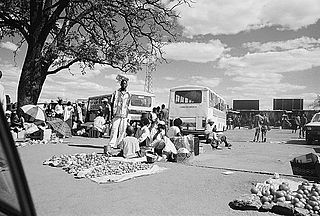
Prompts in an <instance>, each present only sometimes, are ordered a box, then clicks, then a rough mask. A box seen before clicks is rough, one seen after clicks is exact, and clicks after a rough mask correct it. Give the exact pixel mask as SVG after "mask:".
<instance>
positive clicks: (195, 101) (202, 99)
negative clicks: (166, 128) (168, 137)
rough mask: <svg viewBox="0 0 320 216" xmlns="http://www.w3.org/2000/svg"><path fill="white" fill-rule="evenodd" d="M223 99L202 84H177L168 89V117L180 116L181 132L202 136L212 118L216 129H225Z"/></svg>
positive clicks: (171, 119) (224, 104) (172, 118)
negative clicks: (177, 85)
mask: <svg viewBox="0 0 320 216" xmlns="http://www.w3.org/2000/svg"><path fill="white" fill-rule="evenodd" d="M226 116H227V112H226V102H225V100H224V99H223V98H222V97H221V96H219V95H218V94H216V93H215V92H214V91H212V90H211V89H210V88H208V87H204V86H179V87H174V88H171V89H170V95H169V119H170V122H172V121H173V120H174V119H175V118H180V119H181V120H182V122H183V124H182V133H183V134H194V135H196V136H203V135H204V130H205V126H206V124H207V122H208V119H213V120H214V124H215V125H216V127H217V131H220V132H221V131H224V130H226Z"/></svg>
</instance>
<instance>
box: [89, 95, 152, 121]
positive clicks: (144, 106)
mask: <svg viewBox="0 0 320 216" xmlns="http://www.w3.org/2000/svg"><path fill="white" fill-rule="evenodd" d="M129 93H130V95H131V102H130V104H129V114H128V118H129V120H130V121H140V119H141V117H142V115H147V113H149V112H151V111H152V108H153V107H154V104H155V96H154V94H152V93H148V92H144V91H129ZM111 97H112V93H109V94H105V95H99V96H93V97H89V98H88V107H87V109H88V112H87V121H89V122H92V121H93V120H94V118H95V117H96V115H97V111H98V110H99V107H100V106H101V107H103V102H102V100H103V99H104V98H108V99H109V101H110V102H111Z"/></svg>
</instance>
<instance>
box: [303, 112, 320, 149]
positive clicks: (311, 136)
mask: <svg viewBox="0 0 320 216" xmlns="http://www.w3.org/2000/svg"><path fill="white" fill-rule="evenodd" d="M314 140H318V141H320V112H318V113H316V114H314V116H313V117H312V119H311V121H310V122H309V123H308V124H306V141H307V143H308V144H312V142H313V141H314Z"/></svg>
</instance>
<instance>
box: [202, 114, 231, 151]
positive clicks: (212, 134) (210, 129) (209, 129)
mask: <svg viewBox="0 0 320 216" xmlns="http://www.w3.org/2000/svg"><path fill="white" fill-rule="evenodd" d="M204 133H205V135H206V141H207V143H210V144H211V146H212V148H213V149H216V148H218V147H219V145H220V143H221V142H223V143H224V144H225V147H229V148H230V147H231V144H230V143H228V142H227V137H226V136H225V135H224V134H222V133H217V128H216V126H215V125H214V120H213V119H212V118H210V119H208V124H207V125H206V128H205V131H204Z"/></svg>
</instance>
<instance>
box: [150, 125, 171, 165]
mask: <svg viewBox="0 0 320 216" xmlns="http://www.w3.org/2000/svg"><path fill="white" fill-rule="evenodd" d="M165 131H166V126H165V122H164V121H159V122H158V129H157V133H156V134H155V135H154V136H153V139H152V140H153V141H152V142H151V144H150V146H151V147H153V148H154V152H155V153H157V154H158V155H159V156H162V157H163V158H164V159H165V160H167V159H168V160H173V158H174V155H176V154H177V149H176V147H175V146H174V144H173V143H172V142H171V141H170V139H169V138H168V137H167V136H166V134H165Z"/></svg>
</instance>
